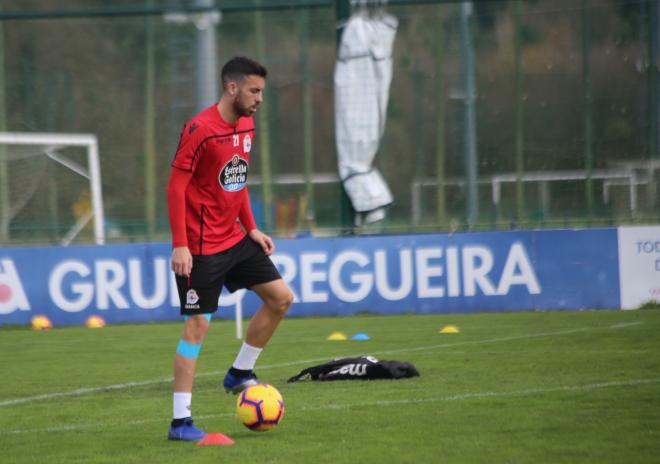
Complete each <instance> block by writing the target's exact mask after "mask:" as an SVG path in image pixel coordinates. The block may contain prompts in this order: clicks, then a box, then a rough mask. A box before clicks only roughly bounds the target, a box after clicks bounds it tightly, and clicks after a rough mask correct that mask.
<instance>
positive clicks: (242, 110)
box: [233, 98, 254, 116]
mask: <svg viewBox="0 0 660 464" xmlns="http://www.w3.org/2000/svg"><path fill="white" fill-rule="evenodd" d="M233 106H234V111H235V112H236V114H238V115H239V116H251V115H252V113H254V111H252V110H251V109H250V107H246V106H244V105H242V104H241V101H240V98H237V99H236V100H234V105H233Z"/></svg>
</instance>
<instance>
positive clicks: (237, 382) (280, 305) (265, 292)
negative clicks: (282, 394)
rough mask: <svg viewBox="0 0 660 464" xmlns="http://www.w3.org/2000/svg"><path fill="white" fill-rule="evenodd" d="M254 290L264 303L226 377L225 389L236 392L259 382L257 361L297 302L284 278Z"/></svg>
mask: <svg viewBox="0 0 660 464" xmlns="http://www.w3.org/2000/svg"><path fill="white" fill-rule="evenodd" d="M252 290H253V291H254V292H255V293H256V294H257V295H259V297H260V298H261V300H262V302H263V304H262V305H261V307H260V308H259V309H258V310H257V312H256V313H255V314H254V316H252V319H251V320H250V324H249V325H248V330H247V334H246V337H245V342H244V343H243V346H242V347H241V350H240V351H239V353H238V356H236V360H235V361H234V363H233V365H232V367H231V369H229V372H228V373H227V376H225V380H224V382H223V384H224V387H225V390H227V391H228V392H229V391H231V392H232V393H238V392H240V391H241V390H243V389H244V388H246V387H248V386H250V385H253V384H255V383H257V378H256V376H255V375H254V373H253V372H252V370H253V369H254V365H255V363H256V362H257V358H258V357H259V355H260V354H261V350H263V348H264V346H266V344H267V343H268V341H269V340H270V338H271V337H272V336H273V333H275V330H276V329H277V326H278V325H279V324H280V322H281V321H282V319H283V318H284V315H285V314H286V312H287V311H288V310H289V307H290V306H291V303H293V293H291V290H290V289H289V287H288V286H287V285H286V283H285V282H284V280H283V279H277V280H273V281H271V282H266V283H264V284H258V285H255V286H253V287H252Z"/></svg>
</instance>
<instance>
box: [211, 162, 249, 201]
mask: <svg viewBox="0 0 660 464" xmlns="http://www.w3.org/2000/svg"><path fill="white" fill-rule="evenodd" d="M247 174H248V163H247V161H245V160H244V159H243V158H241V157H240V156H238V155H236V154H235V155H234V156H232V158H231V160H229V162H228V163H227V164H225V165H224V167H223V168H222V169H221V170H220V173H219V174H218V182H219V183H220V186H221V187H222V188H223V189H224V190H226V191H227V192H237V191H239V190H241V189H242V188H243V187H245V184H246V182H247Z"/></svg>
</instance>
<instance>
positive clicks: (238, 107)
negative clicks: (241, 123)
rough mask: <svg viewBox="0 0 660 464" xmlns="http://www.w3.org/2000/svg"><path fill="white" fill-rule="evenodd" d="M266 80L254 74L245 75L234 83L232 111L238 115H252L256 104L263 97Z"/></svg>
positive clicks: (255, 109)
mask: <svg viewBox="0 0 660 464" xmlns="http://www.w3.org/2000/svg"><path fill="white" fill-rule="evenodd" d="M265 86H266V80H265V79H264V78H263V77H261V76H257V75H254V74H251V75H249V76H245V78H244V79H243V80H242V81H241V82H237V83H236V95H235V96H234V111H236V114H238V115H240V116H252V114H253V113H254V112H255V111H257V106H259V104H260V103H261V102H262V100H263V98H264V87H265Z"/></svg>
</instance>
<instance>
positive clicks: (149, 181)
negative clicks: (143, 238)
mask: <svg viewBox="0 0 660 464" xmlns="http://www.w3.org/2000/svg"><path fill="white" fill-rule="evenodd" d="M152 4H153V0H150V1H149V3H148V5H149V6H151V5H152ZM145 21H146V24H145V26H146V29H145V33H146V38H145V53H146V63H145V66H146V70H145V71H146V73H145V79H144V94H145V101H144V203H145V204H144V207H145V216H146V222H147V238H149V239H151V238H153V236H154V234H155V232H156V141H155V138H156V127H155V119H156V110H155V98H154V92H155V80H156V70H155V68H156V60H155V54H156V53H155V44H154V19H153V18H152V17H147V18H146V19H145Z"/></svg>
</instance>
